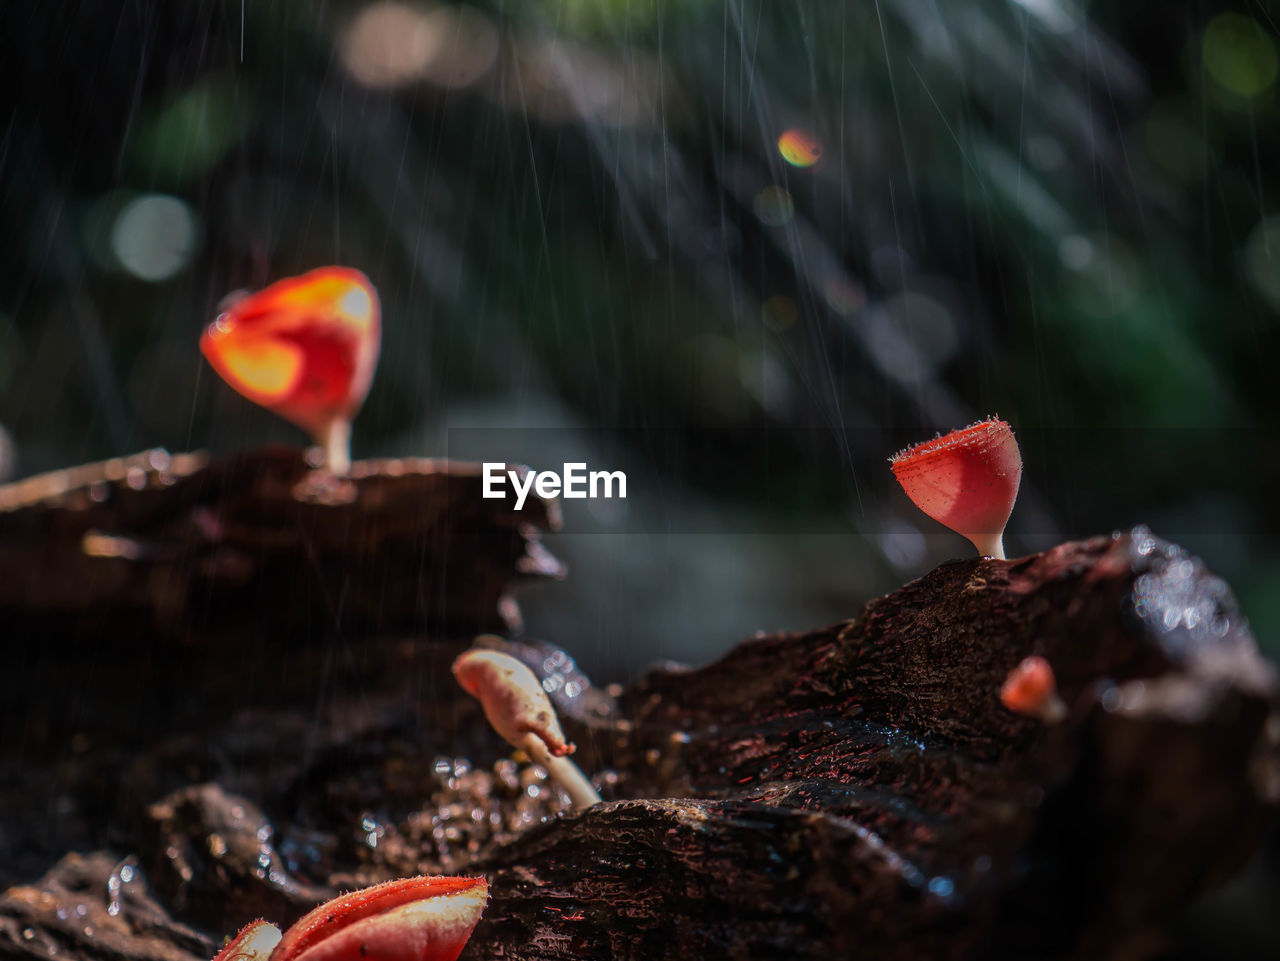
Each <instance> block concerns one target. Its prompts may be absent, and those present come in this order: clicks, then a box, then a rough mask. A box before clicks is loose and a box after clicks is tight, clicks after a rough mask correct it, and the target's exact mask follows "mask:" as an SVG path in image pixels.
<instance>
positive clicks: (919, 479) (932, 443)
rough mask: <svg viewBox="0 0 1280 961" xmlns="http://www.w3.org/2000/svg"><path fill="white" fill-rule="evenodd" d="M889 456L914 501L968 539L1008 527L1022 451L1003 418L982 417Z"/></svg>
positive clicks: (937, 519) (899, 480)
mask: <svg viewBox="0 0 1280 961" xmlns="http://www.w3.org/2000/svg"><path fill="white" fill-rule="evenodd" d="M889 460H890V464H891V465H892V467H893V476H894V477H896V478H897V479H898V483H899V484H901V485H902V489H903V490H904V491H906V493H907V496H908V497H910V498H911V501H912V503H914V504H915V505H916V507H918V508H920V509H921V510H922V511H924V512H925V513H926V514H928V515H929V516H930V517H932V518H933V519H934V520H935V521H938V522H939V523H940V524H944V525H946V526H947V527H949V528H951V530H953V531H955V532H956V533H957V534H963V535H964V536H965V537H967V538H969V539H970V540H975V538H976V539H979V540H980V539H982V538H983V537H990V536H991V535H998V534H1001V533H1002V532H1003V531H1004V528H1005V524H1007V523H1008V521H1009V515H1010V514H1011V513H1013V502H1014V501H1015V500H1016V499H1017V497H1018V485H1019V484H1020V483H1021V482H1022V454H1021V452H1020V451H1019V450H1018V441H1017V440H1016V439H1015V438H1014V436H1013V430H1012V428H1010V427H1009V425H1008V424H1007V423H1005V422H1004V421H1002V420H997V419H995V418H990V419H988V420H984V421H979V422H978V423H976V424H971V425H970V426H968V427H964V428H961V429H960V430H953V431H952V432H951V433H949V434H945V435H943V436H942V437H936V438H934V439H933V440H929V441H925V442H924V443H921V444H916V445H915V446H913V447H908V448H907V449H906V450H903V451H900V452H898V453H897V454H895V455H894V456H893V457H891V458H890V459H889Z"/></svg>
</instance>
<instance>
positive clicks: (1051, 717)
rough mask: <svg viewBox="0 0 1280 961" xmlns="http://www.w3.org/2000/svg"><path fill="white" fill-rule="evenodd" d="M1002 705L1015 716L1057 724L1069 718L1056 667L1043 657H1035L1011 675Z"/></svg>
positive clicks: (1002, 693) (1004, 688)
mask: <svg viewBox="0 0 1280 961" xmlns="http://www.w3.org/2000/svg"><path fill="white" fill-rule="evenodd" d="M1000 703H1001V704H1003V705H1004V706H1005V707H1007V708H1008V709H1009V710H1011V711H1013V712H1014V713H1015V714H1024V715H1026V716H1027V717H1038V718H1040V719H1041V720H1043V721H1045V722H1048V723H1054V722H1056V721H1060V720H1061V719H1062V717H1063V715H1065V714H1066V705H1064V704H1063V703H1062V700H1061V698H1059V697H1058V682H1057V680H1056V679H1055V678H1054V675H1053V667H1052V666H1050V664H1049V662H1048V661H1046V660H1045V659H1044V658H1043V657H1040V656H1039V655H1036V654H1033V655H1032V656H1031V657H1026V658H1023V659H1022V661H1021V662H1020V663H1019V664H1018V666H1017V667H1015V668H1014V669H1013V670H1012V671H1010V672H1009V676H1008V677H1007V678H1005V682H1004V684H1003V685H1002V686H1001V688H1000Z"/></svg>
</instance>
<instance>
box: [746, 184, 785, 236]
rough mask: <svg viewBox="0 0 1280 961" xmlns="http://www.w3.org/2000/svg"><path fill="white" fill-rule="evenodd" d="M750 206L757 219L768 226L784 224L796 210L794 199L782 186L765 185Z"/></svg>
mask: <svg viewBox="0 0 1280 961" xmlns="http://www.w3.org/2000/svg"><path fill="white" fill-rule="evenodd" d="M751 206H752V209H753V210H754V211H755V214H756V217H757V218H758V219H759V221H760V222H761V223H762V224H765V225H766V226H769V227H782V226H784V225H785V224H786V223H788V222H789V221H790V220H791V218H792V216H794V214H795V212H796V204H795V201H794V200H792V199H791V194H790V193H788V192H787V191H786V190H785V189H783V188H782V187H765V188H764V189H763V190H761V191H760V192H759V193H758V194H756V199H755V202H754V203H753V204H752V205H751Z"/></svg>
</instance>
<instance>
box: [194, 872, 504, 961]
mask: <svg viewBox="0 0 1280 961" xmlns="http://www.w3.org/2000/svg"><path fill="white" fill-rule="evenodd" d="M488 898H489V885H488V884H487V883H486V882H485V880H484V878H453V877H417V878H403V879H401V880H399V881H388V882H387V883H385V884H378V885H374V886H373V887H371V888H364V889H362V890H360V891H352V892H351V893H350V894H344V895H342V896H341V897H337V898H334V899H333V900H332V901H326V902H325V903H324V904H322V905H320V906H319V907H317V908H315V909H314V910H312V911H310V912H309V913H308V914H305V915H303V917H302V918H300V919H299V920H298V922H297V923H296V924H294V925H293V926H292V927H290V928H289V930H288V931H286V932H285V933H284V935H283V936H282V935H281V934H280V931H279V929H277V928H276V926H275V925H273V924H268V923H267V922H266V921H254V922H252V923H251V924H249V925H247V926H246V927H245V928H244V929H243V930H241V931H240V933H239V934H237V935H236V936H235V937H234V938H232V939H231V941H230V942H229V943H228V944H227V946H226V947H225V948H223V949H222V950H221V951H219V952H218V954H217V955H216V956H215V957H214V959H213V961H455V959H456V958H457V957H458V955H459V954H461V953H462V949H463V947H464V946H465V945H466V943H467V939H468V938H470V937H471V932H472V930H473V929H474V928H475V926H476V922H477V921H479V920H480V915H481V914H482V913H483V912H484V907H485V903H486V902H487V901H488Z"/></svg>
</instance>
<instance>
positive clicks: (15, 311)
mask: <svg viewBox="0 0 1280 961" xmlns="http://www.w3.org/2000/svg"><path fill="white" fill-rule="evenodd" d="M1278 64H1280V43H1278V37H1277V19H1276V10H1275V9H1274V5H1273V4H1270V3H1252V2H1249V3H1218V2H1194V3H1184V4H1160V5H1156V6H1153V5H1151V4H1144V3H1136V2H1130V0H1115V2H1108V3H1092V4H1091V3H1079V2H1075V0H1016V2H1015V0H1008V2H1006V0H983V2H977V0H968V2H963V3H942V2H934V0H879V2H870V0H868V2H856V3H855V2H848V3H845V2H825V0H778V2H774V0H729V2H712V0H520V2H515V0H510V2H498V0H488V2H486V0H475V2H472V3H469V4H466V5H463V4H452V3H440V2H405V3H400V2H395V3H389V2H381V0H379V2H371V3H357V2H327V3H326V2H306V0H294V2H287V0H283V2H274V3H264V2H255V0H248V2H244V3H242V2H240V0H228V2H203V0H202V2H197V0H191V2H163V0H156V2H149V3H148V2H132V3H80V4H59V3H24V4H19V3H6V4H4V5H3V7H2V8H0V223H2V224H3V227H4V229H3V233H0V247H2V250H3V256H0V473H2V474H4V475H7V476H8V477H11V478H12V477H21V476H25V475H28V474H31V473H34V472H38V471H42V470H47V469H52V468H55V467H60V466H65V465H67V464H72V463H77V462H82V461H86V460H91V459H98V458H104V457H109V456H112V455H115V454H119V453H125V452H132V451H134V450H137V449H141V448H144V447H150V446H157V445H160V446H165V447H168V448H170V449H173V450H179V449H192V448H199V447H207V448H210V449H212V450H213V451H215V452H227V451H230V450H234V449H237V448H240V447H243V446H246V445H254V444H260V443H265V442H273V441H274V442H286V443H295V444H301V443H303V441H304V439H303V437H302V435H301V434H300V433H298V432H297V431H295V430H294V429H293V428H292V427H290V426H289V425H287V424H285V423H283V422H281V421H278V420H276V419H274V418H273V417H272V416H271V415H269V414H267V413H266V412H265V411H261V410H258V409H256V408H254V407H253V406H252V405H250V404H249V403H248V402H247V401H244V400H243V399H242V398H240V397H239V396H238V395H236V394H235V393H234V392H232V391H231V390H230V389H229V388H227V387H226V386H225V385H224V384H222V383H221V382H220V381H219V380H218V379H217V377H216V376H214V375H213V374H212V372H211V371H210V370H209V369H208V368H207V367H206V366H205V364H204V361H203V360H202V358H201V357H200V355H199V352H198V350H197V347H196V343H197V339H198V336H199V333H200V331H201V330H202V328H203V327H204V325H205V324H207V323H208V322H209V320H210V319H211V317H212V316H213V314H214V312H215V309H216V305H217V303H218V302H219V301H220V300H221V298H222V297H223V296H224V295H226V294H227V293H228V292H230V291H233V290H236V289H239V288H256V287H261V286H263V285H265V284H266V283H268V282H270V281H272V280H275V279H278V278H280V277H282V276H286V275H289V274H293V273H298V272H301V271H304V270H306V269H309V268H311V267H315V266H319V265H323V264H328V263H341V264H347V265H351V266H354V267H358V268H360V269H361V270H364V271H365V272H366V273H367V274H368V275H369V276H370V277H371V278H372V280H373V281H374V283H375V284H376V286H377V287H378V290H379V291H380V294H381V297H382V301H383V310H384V325H385V333H384V348H383V356H382V362H381V366H380V368H379V372H378V375H377V378H376V380H375V383H374V386H373V390H372V393H371V395H370V397H369V400H368V402H367V404H366V406H365V408H364V410H363V412H362V413H361V415H360V417H359V418H358V420H357V422H356V427H355V451H354V453H355V455H356V456H357V457H359V456H372V455H400V454H404V455H410V454H412V455H418V454H428V455H442V454H453V455H455V456H457V455H479V456H490V457H494V458H503V459H512V460H523V461H526V462H529V463H532V464H533V465H534V466H558V465H559V463H560V462H561V461H563V460H564V459H583V458H585V459H587V460H588V461H589V462H592V464H593V466H595V465H596V464H603V465H605V466H625V467H627V469H628V471H629V475H630V477H631V478H632V490H633V492H634V497H633V500H632V502H630V503H629V504H628V505H627V508H626V510H625V512H622V513H619V511H617V510H614V509H604V508H600V507H599V506H597V509H596V510H595V511H594V512H593V511H587V510H579V509H577V508H576V505H570V510H569V511H568V516H567V524H566V530H565V533H563V534H560V535H557V536H555V537H553V538H552V539H551V546H552V549H553V550H554V551H555V552H556V553H557V554H559V555H560V556H562V557H563V558H564V559H565V560H566V561H567V563H568V564H569V567H570V577H569V580H568V581H566V582H565V583H564V584H562V585H557V586H552V587H544V588H541V589H540V590H539V591H538V592H536V593H533V594H531V595H530V596H528V597H527V598H525V599H524V606H525V610H526V615H527V621H528V624H529V628H530V630H531V631H532V632H534V633H536V634H539V635H541V636H546V637H550V638H552V639H554V640H555V641H557V642H558V643H563V644H565V645H567V646H569V647H570V648H571V649H573V650H576V651H578V652H580V655H581V658H582V661H583V663H584V665H585V666H586V667H587V668H588V670H589V671H591V672H593V673H595V674H597V675H598V676H600V677H602V678H604V679H609V678H612V677H615V676H619V675H620V674H623V673H626V672H629V671H633V670H635V669H636V668H638V667H640V666H642V665H643V664H644V663H646V662H648V661H650V660H653V659H656V658H678V659H682V660H690V661H699V660H704V659H706V658H708V657H711V656H713V655H715V654H716V653H718V652H720V651H722V650H724V649H726V648H727V647H728V645H729V644H731V643H732V642H733V641H734V640H736V639H737V638H738V637H740V636H742V635H744V634H748V633H750V632H752V631H754V630H756V629H781V628H796V629H799V628H805V627H809V626H813V625H816V624H819V623H825V622H827V621H831V620H834V619H837V618H840V617H845V616H849V615H851V614H853V613H854V612H856V610H857V609H858V608H859V607H860V605H861V604H862V603H863V602H864V601H866V600H867V599H868V598H870V597H873V596H875V595H878V594H880V593H883V592H885V591H888V590H891V589H892V588H893V587H894V586H896V585H898V584H900V583H902V582H903V581H904V580H907V579H910V578H912V577H915V576H918V575H919V574H920V573H923V572H924V571H926V570H928V569H929V568H930V567H931V566H932V565H934V564H936V563H939V562H941V561H943V560H945V559H946V558H948V557H951V556H957V555H960V554H963V553H967V552H968V550H969V548H968V545H967V544H965V543H964V542H962V541H960V539H959V538H957V537H955V536H954V535H951V534H948V533H946V532H945V531H942V530H941V529H940V528H938V527H937V526H936V525H934V524H932V522H930V521H928V520H927V519H926V518H924V517H923V516H921V515H919V514H918V513H917V512H916V511H915V510H914V509H913V508H912V507H911V505H910V504H909V503H908V502H907V501H906V500H905V498H903V497H902V496H901V494H900V493H898V492H896V491H895V490H894V489H893V487H892V483H891V481H890V479H889V475H888V470H887V465H886V464H885V458H886V457H887V456H888V454H890V453H892V451H893V450H894V448H895V446H897V445H899V444H901V443H905V442H907V441H910V440H916V439H922V438H924V437H928V436H931V435H932V434H933V433H934V432H935V431H939V430H947V429H950V428H953V427H956V426H960V425H962V424H964V423H968V422H970V421H972V420H975V419H977V418H979V417H982V416H985V415H987V414H989V413H993V412H998V413H999V414H1000V415H1001V416H1003V417H1005V418H1006V419H1008V420H1009V421H1011V422H1012V423H1013V425H1014V427H1015V429H1016V430H1017V431H1018V434H1019V437H1020V438H1021V439H1022V444H1023V454H1024V459H1025V462H1026V471H1025V475H1024V489H1023V494H1022V497H1021V499H1020V502H1019V506H1018V508H1017V510H1016V511H1015V513H1014V517H1013V521H1012V524H1011V528H1010V533H1009V535H1008V538H1007V545H1008V547H1009V550H1010V553H1011V554H1014V553H1021V552H1025V551H1030V550H1036V549H1040V548H1043V547H1046V546H1048V545H1050V544H1052V543H1055V542H1056V541H1058V540H1060V539H1064V538H1068V537H1078V536H1085V535H1089V534H1095V533H1105V532H1107V531H1110V530H1112V529H1116V528H1122V527H1126V526H1128V525H1131V524H1134V523H1138V522H1143V523H1147V524H1149V525H1150V526H1151V527H1152V528H1153V529H1154V530H1155V531H1156V532H1157V533H1159V534H1161V535H1163V536H1165V537H1168V538H1170V539H1174V540H1177V541H1179V542H1180V543H1182V544H1184V545H1186V546H1187V547H1188V548H1189V549H1191V550H1192V551H1194V552H1195V553H1197V554H1199V555H1201V556H1202V557H1204V558H1205V559H1206V560H1207V561H1208V562H1209V563H1210V565H1211V566H1212V567H1213V568H1215V569H1216V570H1217V571H1218V572H1220V573H1221V574H1222V575H1223V576H1225V577H1226V578H1227V579H1228V581H1229V582H1230V583H1231V584H1232V585H1233V587H1234V589H1235V590H1236V592H1237V594H1238V596H1239V597H1240V600H1241V603H1242V606H1243V609H1244V611H1245V613H1246V614H1247V615H1248V616H1249V618H1250V619H1251V621H1252V623H1253V624H1254V627H1255V631H1256V633H1257V635H1258V638H1259V642H1260V643H1261V644H1262V646H1263V647H1264V649H1265V650H1267V651H1269V652H1270V653H1271V655H1272V656H1275V655H1276V654H1277V653H1280V551H1278V550H1277V543H1278V541H1280V524H1278V518H1280V506H1277V500H1276V489H1277V484H1278V483H1280V429H1278V428H1280V403H1277V399H1276V397H1277V393H1276V381H1277V376H1276V367H1277V359H1278V358H1280V350H1278V349H1277V348H1278V347H1280V269H1278V265H1280V166H1278V165H1277V159H1278V158H1280V149H1278V148H1280V143H1278V140H1280V124H1277V119H1278V118H1280V82H1278V71H1280V68H1278ZM495 448H496V449H495ZM569 455H573V456H569ZM1189 789H1193V788H1189ZM1268 878H1270V880H1268ZM1267 885H1270V887H1268V886H1267ZM1275 890H1276V888H1275V881H1274V876H1273V875H1268V874H1267V872H1266V869H1265V868H1264V867H1261V866H1259V867H1257V868H1256V870H1255V871H1254V873H1253V875H1252V879H1251V880H1250V881H1249V882H1247V883H1246V884H1244V885H1242V886H1237V887H1236V888H1234V889H1232V891H1231V892H1229V893H1228V895H1226V896H1224V897H1222V898H1220V899H1219V900H1217V901H1212V902H1208V903H1207V904H1206V906H1204V907H1203V908H1202V909H1201V910H1200V912H1199V914H1197V915H1196V916H1195V918H1194V919H1193V924H1195V925H1199V927H1198V928H1195V931H1198V932H1200V933H1199V934H1198V935H1196V937H1199V939H1200V940H1199V942H1196V943H1200V944H1201V945H1202V946H1203V945H1208V944H1212V943H1213V940H1212V939H1213V938H1214V937H1216V936H1217V935H1216V934H1215V933H1214V932H1219V931H1222V930H1226V929H1228V928H1229V929H1230V930H1232V931H1234V932H1236V934H1238V935H1240V937H1241V938H1242V939H1243V940H1242V941H1241V943H1242V944H1245V943H1253V942H1250V938H1251V937H1253V935H1251V934H1250V926H1251V925H1253V926H1256V925H1262V926H1263V927H1264V928H1265V927H1266V921H1265V918H1266V915H1267V911H1266V910H1265V905H1266V902H1267V899H1268V898H1269V897H1271V896H1273V895H1274V894H1275ZM1272 906H1274V903H1273V905H1272ZM1206 932H1207V933H1206ZM1273 933H1274V932H1273ZM1266 936H1267V935H1266V934H1265V932H1264V933H1262V934H1259V935H1258V936H1257V937H1259V938H1265V937H1266ZM1188 943H1189V944H1191V943H1192V942H1191V941H1189V942H1188ZM1257 943H1261V942H1257ZM1188 950H1190V949H1188Z"/></svg>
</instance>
